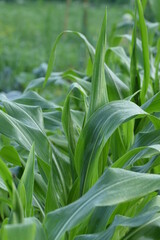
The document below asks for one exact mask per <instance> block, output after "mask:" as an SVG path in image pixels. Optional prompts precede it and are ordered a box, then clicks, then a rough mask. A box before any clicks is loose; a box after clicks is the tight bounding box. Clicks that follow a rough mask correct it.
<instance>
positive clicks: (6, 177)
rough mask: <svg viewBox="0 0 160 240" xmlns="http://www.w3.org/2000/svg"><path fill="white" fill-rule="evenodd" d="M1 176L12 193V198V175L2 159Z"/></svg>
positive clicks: (0, 161)
mask: <svg viewBox="0 0 160 240" xmlns="http://www.w3.org/2000/svg"><path fill="white" fill-rule="evenodd" d="M0 176H1V178H2V179H3V181H4V183H5V185H6V187H7V189H8V192H9V193H10V195H11V196H12V184H13V182H12V175H11V173H10V171H9V169H8V168H7V166H6V164H5V163H4V162H3V161H2V160H1V159H0Z"/></svg>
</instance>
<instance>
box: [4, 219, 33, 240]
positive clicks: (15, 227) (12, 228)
mask: <svg viewBox="0 0 160 240" xmlns="http://www.w3.org/2000/svg"><path fill="white" fill-rule="evenodd" d="M35 234H36V225H35V224H34V223H27V224H26V223H21V224H12V225H5V226H4V228H3V232H2V240H17V239H24V240H28V239H30V240H35Z"/></svg>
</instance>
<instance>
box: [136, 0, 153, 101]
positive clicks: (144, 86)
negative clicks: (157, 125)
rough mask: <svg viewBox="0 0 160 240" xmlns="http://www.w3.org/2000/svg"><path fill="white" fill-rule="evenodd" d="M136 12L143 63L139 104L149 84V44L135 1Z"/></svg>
mask: <svg viewBox="0 0 160 240" xmlns="http://www.w3.org/2000/svg"><path fill="white" fill-rule="evenodd" d="M137 6H138V12H139V23H140V30H141V37H142V49H143V61H144V79H143V83H142V91H141V93H140V98H141V103H142V104H143V103H144V102H145V97H146V93H147V89H148V85H149V83H150V63H149V44H148V34H147V27H146V24H145V19H144V14H143V7H142V4H141V1H140V0H137Z"/></svg>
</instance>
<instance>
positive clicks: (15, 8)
mask: <svg viewBox="0 0 160 240" xmlns="http://www.w3.org/2000/svg"><path fill="white" fill-rule="evenodd" d="M133 3H134V1H126V0H110V1H109V0H57V1H55V0H48V1H46V0H30V1H29V0H3V1H2V0H0V90H1V91H2V90H3V91H6V92H8V91H10V90H13V89H14V90H16V89H17V90H22V91H23V89H24V88H25V87H26V86H27V85H28V83H29V82H30V81H31V80H32V79H34V78H38V77H41V76H44V75H45V72H46V68H47V62H48V60H49V56H50V52H51V49H52V45H53V43H54V41H55V39H56V37H57V35H58V34H59V33H61V32H62V31H64V30H74V31H79V32H82V33H83V34H85V36H86V37H87V38H88V40H89V41H90V43H92V44H93V46H96V41H97V38H98V34H99V30H100V26H101V22H102V18H103V15H104V9H105V6H107V9H108V28H107V33H108V46H114V44H115V38H114V36H115V34H116V35H117V34H122V33H123V34H124V33H125V34H127V33H129V32H130V33H131V32H132V27H133V18H132V16H133V13H134V4H133ZM143 5H144V6H145V8H146V10H145V18H146V19H147V20H148V21H149V22H155V21H160V20H159V19H158V18H159V15H160V14H159V10H158V9H160V1H159V0H150V1H149V0H148V1H146V0H144V1H143ZM113 40H114V41H113ZM56 55H57V57H56V61H55V64H54V71H64V70H66V69H68V68H74V69H76V70H79V71H82V72H85V70H86V64H87V61H88V56H87V53H86V49H85V47H84V45H83V43H82V42H81V41H80V40H79V39H78V38H76V37H75V36H71V35H65V36H64V37H63V38H62V40H61V41H60V43H59V45H58V48H57V54H56Z"/></svg>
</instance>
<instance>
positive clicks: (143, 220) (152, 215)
mask: <svg viewBox="0 0 160 240" xmlns="http://www.w3.org/2000/svg"><path fill="white" fill-rule="evenodd" d="M159 201H160V198H159V196H157V197H155V198H153V199H152V200H151V201H150V202H149V203H148V204H147V205H146V206H145V207H144V208H143V210H142V211H141V213H140V214H138V215H137V216H135V217H133V218H130V217H125V216H120V215H116V216H115V219H114V221H113V222H112V224H111V225H110V226H109V227H108V228H107V230H105V231H103V232H100V233H96V234H88V235H82V236H78V237H76V238H75V240H103V239H107V240H110V239H115V238H114V237H113V235H116V227H118V226H121V227H123V228H125V227H129V228H133V233H132V234H131V235H132V237H133V236H134V233H137V232H138V231H141V230H143V229H146V227H149V225H150V224H151V223H154V221H155V222H156V221H157V220H158V218H157V216H156V213H158V212H159V210H160V208H159ZM159 218H160V216H159ZM134 229H135V230H134ZM124 233H125V232H124ZM131 235H130V234H129V237H127V238H126V237H124V238H123V239H130V237H131ZM141 236H143V234H141ZM134 237H135V236H134ZM133 239H137V238H136V237H135V238H133Z"/></svg>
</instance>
